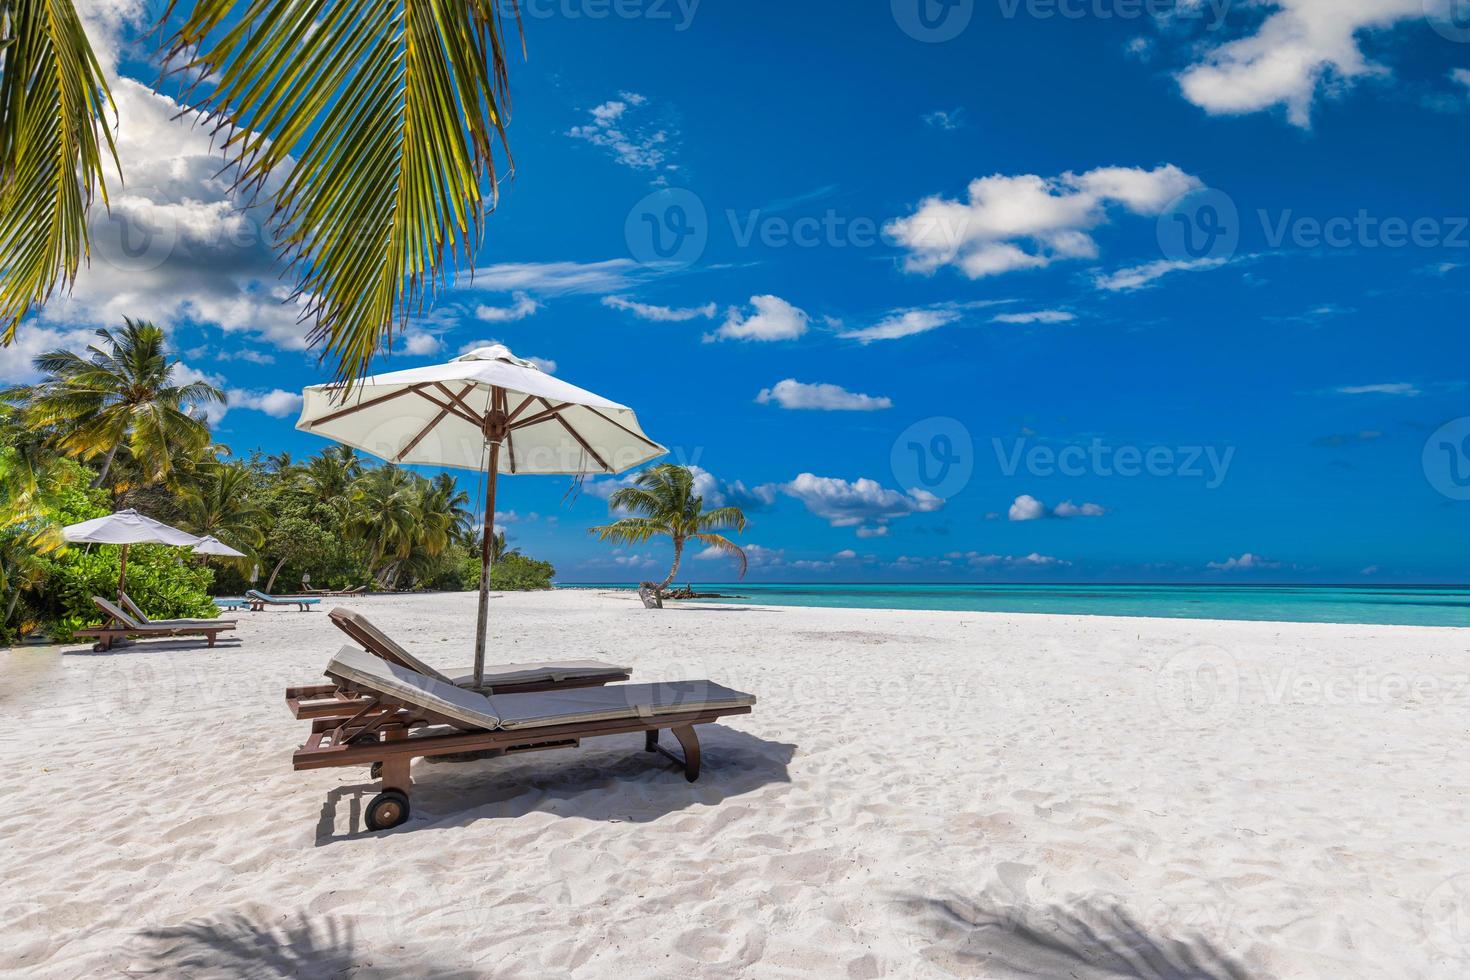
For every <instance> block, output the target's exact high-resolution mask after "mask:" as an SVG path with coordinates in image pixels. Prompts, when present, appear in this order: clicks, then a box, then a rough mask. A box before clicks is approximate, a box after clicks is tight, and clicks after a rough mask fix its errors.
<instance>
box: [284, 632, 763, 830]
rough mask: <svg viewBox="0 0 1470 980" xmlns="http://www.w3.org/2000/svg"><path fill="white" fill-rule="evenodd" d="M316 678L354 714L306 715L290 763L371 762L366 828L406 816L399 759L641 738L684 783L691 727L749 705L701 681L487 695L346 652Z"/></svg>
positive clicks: (404, 767)
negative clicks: (326, 681) (669, 744)
mask: <svg viewBox="0 0 1470 980" xmlns="http://www.w3.org/2000/svg"><path fill="white" fill-rule="evenodd" d="M326 673H327V676H328V677H329V678H331V680H332V681H333V682H334V686H333V693H332V694H331V695H326V697H335V695H336V693H338V692H341V693H344V694H346V695H347V696H349V697H352V698H354V706H356V707H357V710H356V711H354V712H353V713H352V714H351V715H350V716H342V715H339V716H337V717H330V718H326V717H318V718H314V719H313V720H312V725H311V733H310V736H309V737H308V738H307V740H306V743H305V744H304V745H302V747H301V748H300V749H298V750H297V751H296V753H295V754H294V755H293V756H292V760H291V763H292V767H293V768H294V769H296V770H298V771H306V770H313V769H327V768H333V767H338V766H360V765H368V766H371V767H372V771H373V775H374V777H375V778H377V779H379V780H380V783H381V790H382V791H381V792H380V793H379V794H378V796H376V797H375V798H374V799H373V800H372V801H371V802H370V803H369V804H368V807H367V809H366V812H365V817H366V822H367V825H368V827H369V829H372V830H385V829H388V828H390V827H393V826H396V825H397V824H399V823H402V822H403V821H404V820H406V819H407V818H408V813H409V796H408V793H409V787H410V784H411V776H410V773H409V763H410V762H411V760H413V759H416V758H424V757H432V756H443V755H459V754H464V753H491V754H517V753H521V752H536V751H547V750H552V749H560V748H575V747H577V746H579V745H580V744H581V742H582V740H583V739H586V738H600V737H602V736H607V735H626V734H637V733H639V732H642V733H644V748H645V750H647V751H650V752H662V753H663V754H664V755H667V756H669V758H671V759H673V760H675V761H676V762H678V763H679V764H680V765H681V766H682V767H683V769H684V775H685V778H686V779H688V780H689V781H690V782H693V781H695V780H696V779H698V778H699V770H700V748H699V737H698V735H697V734H696V732H695V729H696V726H699V725H706V724H710V723H712V722H715V721H718V720H719V719H720V718H723V717H728V716H731V715H743V714H749V713H750V711H751V707H752V706H753V705H754V704H755V698H754V697H752V696H750V695H748V694H742V693H740V692H738V691H732V690H730V689H728V688H725V687H721V686H720V685H718V684H713V683H711V682H708V681H692V682H691V681H685V682H673V683H669V684H661V685H649V684H644V685H625V686H615V687H606V688H603V689H601V690H588V689H581V690H565V689H561V690H554V691H548V692H545V693H539V694H531V693H528V694H522V695H508V694H504V693H502V694H497V695H495V696H494V697H487V696H484V695H480V694H476V693H474V692H471V691H465V690H463V689H461V688H456V687H454V686H452V685H448V684H445V683H444V682H443V681H441V680H436V679H435V678H432V677H428V676H426V675H423V674H419V673H417V672H415V671H412V670H410V669H408V668H406V667H402V666H400V665H397V664H390V663H388V662H386V661H383V660H380V659H378V658H376V657H374V656H373V655H371V654H369V653H366V652H364V651H361V650H358V649H356V648H353V647H345V648H343V649H342V650H341V651H339V652H338V654H337V656H336V657H334V658H333V659H332V662H331V664H329V665H328V667H327V671H326ZM293 690H294V692H295V694H296V701H297V703H298V704H299V703H300V698H301V692H303V691H309V690H313V689H307V688H297V689H293ZM315 690H321V689H320V688H317V689H315ZM291 693H292V692H288V694H291ZM287 700H288V703H290V702H291V701H292V698H291V697H288V699H287ZM293 710H295V708H294V707H293ZM339 710H345V709H339ZM497 713H498V714H497ZM664 729H669V730H671V731H672V732H673V733H674V737H675V738H676V739H677V740H678V742H679V744H680V747H681V748H682V750H683V754H682V756H680V755H675V754H673V753H672V752H670V751H667V750H665V749H664V747H663V746H661V745H659V743H658V735H659V732H661V731H663V730H664Z"/></svg>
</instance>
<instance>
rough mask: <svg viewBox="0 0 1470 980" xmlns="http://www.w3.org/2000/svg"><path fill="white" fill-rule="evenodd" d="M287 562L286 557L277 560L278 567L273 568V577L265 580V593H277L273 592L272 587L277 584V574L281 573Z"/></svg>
mask: <svg viewBox="0 0 1470 980" xmlns="http://www.w3.org/2000/svg"><path fill="white" fill-rule="evenodd" d="M285 564H286V559H284V558H282V559H281V560H280V561H278V562H276V567H275V568H272V569H271V577H270V578H268V579H266V581H265V594H266V595H274V594H275V593H273V592H271V589H272V588H273V587H274V586H275V584H276V576H277V575H279V574H281V569H282V567H284V566H285Z"/></svg>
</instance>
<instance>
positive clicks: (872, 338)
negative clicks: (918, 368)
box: [837, 309, 960, 344]
mask: <svg viewBox="0 0 1470 980" xmlns="http://www.w3.org/2000/svg"><path fill="white" fill-rule="evenodd" d="M959 318H960V313H959V311H958V310H953V309H928V310H897V311H895V312H893V313H890V314H888V316H886V317H884V318H883V319H882V320H880V321H879V322H878V323H876V324H874V325H873V326H871V327H862V328H860V329H857V330H847V331H844V332H843V333H840V334H838V335H837V336H839V337H842V338H845V339H847V340H856V341H858V342H859V343H861V344H871V343H874V342H876V341H880V340H899V339H901V338H903V337H912V336H914V335H915V334H921V333H928V332H929V331H930V330H938V329H939V328H940V327H943V326H946V325H947V324H951V323H954V322H955V321H956V320H958V319H959Z"/></svg>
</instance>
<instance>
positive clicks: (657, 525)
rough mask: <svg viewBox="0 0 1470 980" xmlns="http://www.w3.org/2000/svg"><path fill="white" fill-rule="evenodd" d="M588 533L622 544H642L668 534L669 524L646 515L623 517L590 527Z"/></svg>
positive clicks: (603, 539) (601, 539) (602, 539)
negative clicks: (609, 522) (612, 521)
mask: <svg viewBox="0 0 1470 980" xmlns="http://www.w3.org/2000/svg"><path fill="white" fill-rule="evenodd" d="M587 533H588V534H595V535H597V539H598V540H599V541H617V542H621V543H622V544H642V543H644V542H645V541H648V540H650V539H652V538H656V537H658V536H659V535H661V534H665V535H666V534H670V530H669V526H668V525H667V524H665V523H663V522H662V521H656V520H652V519H650V518H647V517H625V518H623V519H622V520H620V521H616V522H614V523H612V524H604V525H602V526H601V527H590V528H588V529H587Z"/></svg>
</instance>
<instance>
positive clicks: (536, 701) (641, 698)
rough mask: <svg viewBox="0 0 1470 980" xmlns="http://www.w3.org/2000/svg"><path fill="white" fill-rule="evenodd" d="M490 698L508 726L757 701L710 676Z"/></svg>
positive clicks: (536, 725)
mask: <svg viewBox="0 0 1470 980" xmlns="http://www.w3.org/2000/svg"><path fill="white" fill-rule="evenodd" d="M488 700H489V701H490V702H491V703H492V704H493V705H494V706H495V713H496V715H498V716H499V717H500V727H501V728H503V729H506V730H507V731H509V730H513V729H519V728H540V727H543V726H546V725H569V724H572V723H574V722H585V721H617V720H620V719H624V718H647V717H650V716H652V715H669V714H686V713H688V714H695V713H698V712H701V711H716V710H721V709H727V708H745V707H750V706H752V705H754V704H755V698H754V697H753V696H751V695H749V694H742V693H740V692H739V691H732V690H730V689H729V688H728V687H723V686H721V685H719V684H715V683H712V682H710V681H671V682H669V683H666V684H616V685H613V686H610V687H589V688H580V689H574V690H564V691H547V692H545V693H541V694H496V695H494V696H492V697H490V698H489V699H488Z"/></svg>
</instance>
